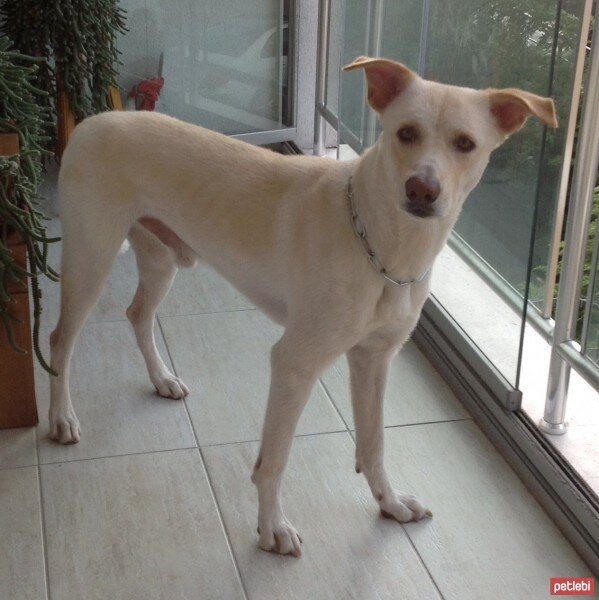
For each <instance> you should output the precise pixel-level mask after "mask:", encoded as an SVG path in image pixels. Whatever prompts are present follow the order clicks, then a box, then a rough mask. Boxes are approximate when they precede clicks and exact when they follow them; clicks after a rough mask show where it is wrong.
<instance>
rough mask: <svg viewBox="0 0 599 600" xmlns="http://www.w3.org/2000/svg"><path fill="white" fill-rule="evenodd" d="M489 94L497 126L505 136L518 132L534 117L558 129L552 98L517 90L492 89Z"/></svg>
mask: <svg viewBox="0 0 599 600" xmlns="http://www.w3.org/2000/svg"><path fill="white" fill-rule="evenodd" d="M487 93H488V94H489V102H490V103H491V112H492V113H493V116H494V117H495V121H496V122H497V126H498V127H499V129H500V130H501V131H502V132H503V133H504V134H505V135H510V134H511V133H514V131H518V129H520V128H521V127H522V126H523V125H524V123H525V122H526V119H528V117H531V116H533V115H534V116H535V117H538V118H539V119H540V120H541V121H543V123H545V125H549V127H553V128H555V127H557V117H556V115H555V105H554V104H553V100H552V99H551V98H543V97H542V96H537V95H536V94H531V93H530V92H524V91H522V90H516V89H505V90H494V89H490V90H487Z"/></svg>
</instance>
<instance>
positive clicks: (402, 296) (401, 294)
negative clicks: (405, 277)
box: [374, 282, 429, 326]
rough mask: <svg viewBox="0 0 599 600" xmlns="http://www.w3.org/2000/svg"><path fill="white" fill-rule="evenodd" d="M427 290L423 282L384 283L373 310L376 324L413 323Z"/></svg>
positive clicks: (426, 285) (418, 313)
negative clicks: (398, 285) (395, 284)
mask: <svg viewBox="0 0 599 600" xmlns="http://www.w3.org/2000/svg"><path fill="white" fill-rule="evenodd" d="M428 291H429V290H428V284H427V283H425V282H422V283H418V284H414V285H409V286H402V287H395V286H392V285H385V287H384V288H383V290H382V292H381V295H380V297H379V299H378V301H377V303H376V307H375V310H374V320H375V322H376V325H377V326H381V325H396V326H397V325H399V326H401V325H402V324H403V323H406V324H410V323H413V322H414V321H415V320H417V319H418V317H419V315H420V311H421V310H422V306H423V305H424V301H425V300H426V297H427V296H428Z"/></svg>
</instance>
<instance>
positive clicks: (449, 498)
mask: <svg viewBox="0 0 599 600" xmlns="http://www.w3.org/2000/svg"><path fill="white" fill-rule="evenodd" d="M52 227H54V228H57V227H58V226H57V224H55V223H54V224H53V225H52ZM56 250H57V249H55V250H54V252H56ZM110 285H111V288H110V289H108V290H107V291H106V293H105V294H104V296H103V297H102V299H101V301H100V303H99V304H98V306H97V307H96V309H95V310H94V313H93V316H92V319H91V322H90V323H89V324H88V325H87V326H86V327H85V329H84V331H83V334H82V336H81V338H80V342H79V344H78V348H77V350H76V354H75V359H74V363H73V368H72V391H73V397H74V402H75V405H76V409H77V411H78V415H79V417H80V419H81V420H82V425H83V439H82V440H81V442H80V443H79V444H77V445H75V446H67V447H61V446H58V445H55V444H53V443H51V442H50V441H49V440H48V439H47V437H46V434H47V429H48V426H47V421H46V417H45V413H46V409H47V403H48V391H47V390H48V380H47V377H46V376H45V375H44V373H43V372H42V371H41V369H40V370H38V373H37V374H38V394H39V403H40V414H41V417H42V422H41V424H40V426H39V427H38V430H37V435H34V434H33V432H32V431H31V430H15V431H2V432H0V597H1V598H2V600H29V599H32V600H33V599H35V600H37V599H46V598H47V599H48V600H80V599H82V598H85V599H86V600H87V599H98V600H100V599H101V600H106V599H108V598H110V599H115V600H121V599H122V600H136V599H140V600H141V599H144V600H146V599H164V600H175V599H183V598H185V599H190V600H195V599H197V600H209V599H212V598H214V599H218V600H229V599H231V600H233V599H237V598H252V599H256V600H265V599H270V598H272V599H276V600H280V599H285V600H286V599H288V598H297V599H302V600H303V599H306V600H308V599H309V600H313V599H316V600H320V599H325V598H327V599H328V598H331V599H335V600H337V599H345V598H354V599H357V600H362V599H364V600H370V599H375V598H376V599H398V598H401V599H412V598H413V599H422V598H431V599H439V598H446V599H447V600H449V599H452V600H453V599H455V600H467V599H473V600H474V599H476V600H479V599H485V600H492V599H494V598H497V599H499V598H501V599H502V600H503V599H513V600H521V599H524V598H526V599H527V600H528V599H530V600H534V599H537V598H538V599H541V598H543V599H544V598H549V578H550V577H552V576H565V575H568V576H584V575H590V572H589V569H588V568H587V567H586V566H585V564H584V563H583V562H582V561H581V559H580V558H579V557H578V556H577V555H576V553H575V552H574V551H573V549H572V548H571V546H570V545H569V544H568V542H567V541H566V540H565V539H564V538H563V537H562V535H561V534H560V533H559V531H558V530H557V529H556V528H555V526H554V525H553V523H552V522H551V521H550V519H549V518H548V517H547V516H546V515H545V513H544V512H543V510H542V509H541V508H540V507H539V505H538V504H537V503H536V502H535V500H534V499H533V498H532V497H531V496H530V494H529V493H528V492H527V491H526V489H525V488H524V487H523V485H522V484H521V482H520V481H519V479H518V478H517V477H516V476H515V475H514V473H513V472H512V471H511V470H510V469H509V467H508V466H507V464H506V463H505V462H504V460H503V459H502V458H501V457H500V456H499V455H498V453H497V452H496V451H495V450H494V448H493V447H492V446H491V445H490V444H489V442H488V441H487V440H486V438H485V437H484V436H483V435H482V434H481V433H480V431H479V430H478V428H477V427H476V426H475V424H474V423H473V422H472V420H471V419H470V418H469V416H468V414H467V413H466V412H465V411H464V409H463V408H462V406H461V405H460V403H459V402H458V401H457V399H456V398H455V397H454V396H453V395H452V393H451V392H450V390H449V389H448V388H447V386H446V385H445V384H444V382H443V381H442V380H441V379H440V377H439V376H438V375H437V374H436V373H435V372H434V371H433V369H432V368H431V366H430V365H429V364H428V363H427V361H426V360H425V359H424V357H423V356H422V355H421V354H420V353H419V351H418V350H417V349H416V348H415V347H414V346H413V345H412V344H408V345H407V347H406V348H405V350H404V351H403V352H402V353H401V354H400V355H399V356H398V358H397V359H396V360H395V362H394V364H393V372H392V375H391V380H390V385H389V390H388V393H387V405H386V423H387V425H388V428H387V438H386V447H387V464H388V467H389V469H390V473H391V475H392V477H393V479H394V480H395V482H396V485H397V487H399V488H402V489H404V490H405V491H407V492H412V493H416V494H418V495H419V497H420V498H421V499H422V501H423V502H424V503H425V504H426V505H427V506H429V507H431V508H432V510H433V512H434V514H435V517H434V518H433V520H432V521H426V522H421V523H411V524H408V525H405V526H401V525H399V524H397V523H394V522H391V521H389V520H385V519H382V518H381V517H380V516H379V514H378V511H377V507H376V504H375V502H374V501H373V499H372V498H371V496H370V492H369V490H368V486H367V485H366V483H365V481H364V479H363V477H362V476H358V475H356V474H355V472H354V460H353V452H354V442H353V437H352V433H351V430H352V426H353V421H352V417H351V410H350V404H349V397H348V388H347V368H346V366H345V364H344V362H343V361H339V363H338V364H336V365H335V366H334V367H333V368H332V369H330V370H329V371H328V372H327V373H326V374H325V375H324V376H323V377H322V378H321V380H320V381H319V382H318V385H317V386H316V388H315V390H314V393H313V395H312V398H311V401H310V403H309V406H308V408H307V410H306V411H305V414H304V415H303V417H302V421H301V424H300V427H299V429H298V436H297V438H296V440H295V443H294V447H293V451H292V456H291V459H290V463H289V467H288V470H287V475H286V481H285V486H284V499H285V505H286V508H287V513H288V516H289V517H290V519H291V520H292V521H293V522H294V523H295V524H296V526H297V527H298V529H299V530H300V532H301V534H302V537H303V539H304V555H303V557H302V558H301V559H293V558H289V557H280V556H276V555H272V554H267V553H264V552H262V551H260V550H259V549H258V547H257V536H256V518H257V505H256V494H255V490H254V488H253V486H252V484H251V483H250V473H251V469H252V465H253V462H254V460H255V457H256V454H257V448H258V439H259V435H260V426H261V420H262V415H263V412H264V408H265V398H266V388H267V384H268V353H269V348H270V345H271V344H272V342H273V340H275V339H276V338H277V335H278V333H279V331H278V329H277V327H275V326H274V325H272V324H271V323H270V322H268V321H267V320H266V319H265V318H264V317H263V316H262V315H261V314H260V313H258V312H257V311H255V310H253V309H252V308H251V307H250V306H249V305H248V303H247V301H246V300H245V299H243V298H242V297H240V296H239V295H238V294H237V293H236V292H235V291H234V290H232V289H231V288H230V287H229V286H228V285H227V284H226V283H225V282H223V281H222V280H220V279H218V278H217V277H216V276H215V275H213V274H211V273H210V272H209V271H208V270H206V269H203V268H200V269H196V270H195V271H187V272H181V273H180V274H179V275H178V280H177V282H176V284H175V288H174V290H173V292H172V294H171V297H170V298H169V299H167V301H166V302H165V304H164V306H163V307H162V309H161V311H160V316H159V323H158V326H157V335H158V338H159V344H160V347H161V349H162V351H163V353H164V355H165V357H166V358H167V359H168V360H169V361H171V362H172V366H173V368H174V369H175V370H176V372H177V373H178V374H179V375H180V376H181V377H183V378H184V379H185V380H186V382H187V384H188V385H189V386H190V387H191V389H192V392H191V395H190V396H189V397H188V399H187V400H186V401H185V402H183V401H175V400H165V399H162V398H159V397H157V396H156V395H155V394H154V393H153V388H152V386H151V384H150V383H149V381H148V379H147V376H146V374H145V369H144V367H143V362H142V360H141V357H140V356H139V353H138V352H137V350H136V348H135V343H134V338H133V335H132V333H131V331H130V328H129V325H128V323H127V322H126V321H125V320H124V309H125V307H126V305H127V303H128V302H129V299H130V298H131V296H132V294H133V288H134V286H135V272H134V260H133V255H132V253H128V254H125V255H124V256H121V257H119V259H118V264H117V266H116V268H115V273H114V275H113V277H112V278H111V284H110ZM45 290H46V293H45V296H44V300H45V302H46V306H47V309H46V313H45V317H44V338H47V336H48V333H49V331H50V327H51V325H52V323H53V321H54V320H55V319H56V316H57V306H56V303H57V299H58V295H57V290H56V289H55V288H54V289H53V288H52V287H51V286H48V285H45ZM44 345H45V346H47V342H46V341H44Z"/></svg>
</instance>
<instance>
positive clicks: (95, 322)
mask: <svg viewBox="0 0 599 600" xmlns="http://www.w3.org/2000/svg"><path fill="white" fill-rule="evenodd" d="M257 310H258V309H257V308H232V309H228V310H215V311H207V312H199V313H187V314H184V315H159V314H157V315H156V318H157V319H159V318H160V319H177V318H178V317H201V316H206V315H222V314H227V313H235V312H252V311H257ZM128 322H129V321H127V317H123V318H122V319H101V320H94V319H93V318H92V319H90V320H89V321H86V322H85V325H84V327H87V326H88V325H100V324H102V323H128ZM55 327H56V323H54V324H52V323H47V324H45V325H41V327H40V328H41V329H54V328H55Z"/></svg>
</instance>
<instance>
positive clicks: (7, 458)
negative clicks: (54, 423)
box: [0, 427, 37, 469]
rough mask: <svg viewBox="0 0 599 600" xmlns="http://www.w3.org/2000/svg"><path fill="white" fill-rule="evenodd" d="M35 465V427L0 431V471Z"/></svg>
mask: <svg viewBox="0 0 599 600" xmlns="http://www.w3.org/2000/svg"><path fill="white" fill-rule="evenodd" d="M36 464H37V456H36V452H35V427H22V428H19V429H2V430H0V469H12V468H14V467H27V466H30V465H36Z"/></svg>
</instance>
